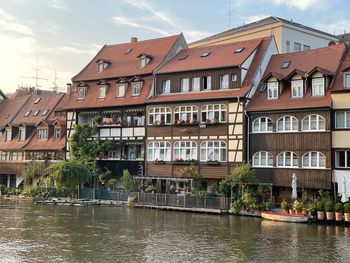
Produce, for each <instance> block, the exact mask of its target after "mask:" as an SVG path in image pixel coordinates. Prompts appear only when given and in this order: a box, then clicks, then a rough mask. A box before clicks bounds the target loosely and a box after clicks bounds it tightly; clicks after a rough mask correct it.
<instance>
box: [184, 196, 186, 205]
mask: <svg viewBox="0 0 350 263" xmlns="http://www.w3.org/2000/svg"><path fill="white" fill-rule="evenodd" d="M184 207H186V194H185V195H184Z"/></svg>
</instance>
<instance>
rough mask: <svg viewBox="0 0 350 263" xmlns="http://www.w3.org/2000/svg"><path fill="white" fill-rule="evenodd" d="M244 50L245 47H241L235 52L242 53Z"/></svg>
mask: <svg viewBox="0 0 350 263" xmlns="http://www.w3.org/2000/svg"><path fill="white" fill-rule="evenodd" d="M243 50H244V47H239V48H237V49H236V50H235V53H241V52H242V51H243Z"/></svg>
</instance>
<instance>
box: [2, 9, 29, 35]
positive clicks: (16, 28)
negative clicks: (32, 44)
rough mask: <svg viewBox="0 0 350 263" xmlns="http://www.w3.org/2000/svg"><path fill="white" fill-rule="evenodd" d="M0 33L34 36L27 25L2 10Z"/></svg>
mask: <svg viewBox="0 0 350 263" xmlns="http://www.w3.org/2000/svg"><path fill="white" fill-rule="evenodd" d="M0 33H3V34H6V33H16V34H21V35H29V36H34V33H33V31H32V29H31V28H30V27H28V26H27V25H24V24H21V23H18V22H17V21H15V18H14V17H13V16H12V15H10V14H8V13H7V12H5V11H4V10H2V9H0Z"/></svg>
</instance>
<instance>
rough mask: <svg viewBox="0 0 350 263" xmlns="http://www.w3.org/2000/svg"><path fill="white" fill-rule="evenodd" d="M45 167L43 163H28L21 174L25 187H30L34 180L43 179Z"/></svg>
mask: <svg viewBox="0 0 350 263" xmlns="http://www.w3.org/2000/svg"><path fill="white" fill-rule="evenodd" d="M45 169H46V165H45V163H43V162H30V163H29V164H28V165H27V166H26V168H25V170H24V171H23V172H22V177H23V181H24V184H25V185H31V184H32V183H33V180H34V179H36V178H43V177H44V176H45V175H46V170H45Z"/></svg>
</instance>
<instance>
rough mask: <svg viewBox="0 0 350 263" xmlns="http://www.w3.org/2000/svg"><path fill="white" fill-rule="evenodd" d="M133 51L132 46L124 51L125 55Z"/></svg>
mask: <svg viewBox="0 0 350 263" xmlns="http://www.w3.org/2000/svg"><path fill="white" fill-rule="evenodd" d="M131 51H132V48H131V47H129V48H128V49H127V50H126V51H125V53H124V54H125V55H126V54H129V53H130V52H131Z"/></svg>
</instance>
